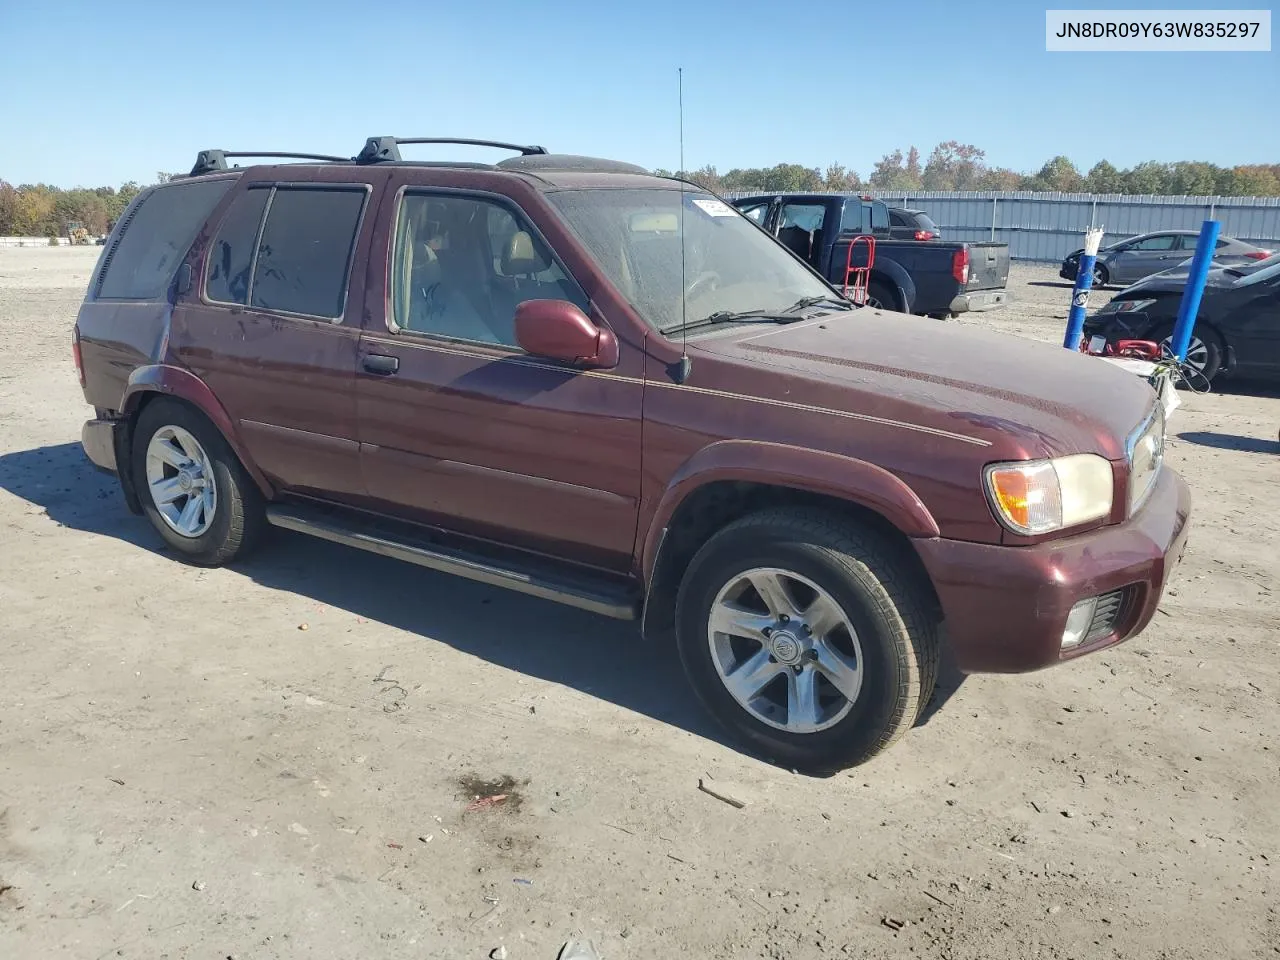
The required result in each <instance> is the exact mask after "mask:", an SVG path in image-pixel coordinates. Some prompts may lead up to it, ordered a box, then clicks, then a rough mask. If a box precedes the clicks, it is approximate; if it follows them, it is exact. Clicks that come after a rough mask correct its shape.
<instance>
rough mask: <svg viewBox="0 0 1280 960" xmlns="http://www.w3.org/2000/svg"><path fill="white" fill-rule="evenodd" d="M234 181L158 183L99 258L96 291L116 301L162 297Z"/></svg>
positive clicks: (99, 294) (101, 295)
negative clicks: (100, 258) (111, 244)
mask: <svg viewBox="0 0 1280 960" xmlns="http://www.w3.org/2000/svg"><path fill="white" fill-rule="evenodd" d="M234 182H235V181H234V180H232V179H229V178H224V179H221V180H188V181H179V182H177V183H172V184H167V185H165V186H162V187H156V188H155V189H154V190H153V191H152V192H151V193H149V194H148V195H147V196H146V197H144V198H143V199H142V200H141V201H140V203H139V204H138V206H137V207H136V208H135V209H134V211H133V214H132V216H131V217H130V220H129V223H128V225H127V226H126V228H125V230H124V233H123V234H122V235H121V236H120V238H119V239H118V240H116V242H115V245H114V246H113V247H111V248H109V249H108V251H107V253H106V254H105V255H104V256H103V266H102V274H101V275H100V276H99V278H98V290H97V295H98V296H100V297H110V298H113V299H120V300H152V299H156V298H158V297H162V296H164V294H165V291H166V290H168V288H169V282H170V281H171V280H172V279H173V275H174V273H175V272H176V271H177V269H178V264H179V263H181V262H182V258H183V257H185V256H186V255H187V251H188V250H189V249H190V248H191V241H192V240H194V239H195V238H196V233H197V231H199V229H200V227H201V225H202V224H203V223H204V222H205V220H206V219H208V216H209V214H210V213H212V212H213V208H214V207H216V206H217V205H218V201H219V200H221V199H222V196H223V194H225V193H226V192H227V191H228V190H229V189H231V185H232V184H233V183H234Z"/></svg>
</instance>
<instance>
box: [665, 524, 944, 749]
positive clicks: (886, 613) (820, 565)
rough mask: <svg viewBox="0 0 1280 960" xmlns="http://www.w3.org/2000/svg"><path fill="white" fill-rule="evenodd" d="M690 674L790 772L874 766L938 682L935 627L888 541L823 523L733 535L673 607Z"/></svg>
mask: <svg viewBox="0 0 1280 960" xmlns="http://www.w3.org/2000/svg"><path fill="white" fill-rule="evenodd" d="M676 612H677V631H676V635H677V643H678V646H679V649H680V656H681V660H682V661H683V663H684V668H685V672H686V674H687V675H688V677H689V680H690V682H691V683H692V685H693V687H694V690H695V691H696V693H697V694H698V696H699V698H700V699H701V700H702V702H703V704H704V705H705V706H706V707H707V708H708V710H709V711H710V712H711V713H712V715H713V716H715V717H716V719H717V720H718V721H719V722H720V723H721V724H722V725H723V726H724V727H726V728H727V729H728V730H729V732H730V733H732V734H733V735H734V736H735V737H736V738H738V739H740V740H742V741H743V742H745V743H746V744H748V745H749V746H750V747H751V748H753V749H754V750H755V751H756V752H758V753H760V754H762V755H763V756H765V757H766V758H768V759H770V760H773V761H775V762H778V763H780V764H782V765H784V766H787V767H791V768H795V769H803V770H805V771H807V772H812V773H830V772H833V771H836V770H839V769H842V768H844V767H847V766H852V765H855V764H858V763H862V762H864V761H866V760H869V759H870V758H871V757H873V756H875V755H876V754H878V753H880V752H881V751H883V750H885V749H886V748H887V747H889V746H890V745H891V744H892V743H894V741H896V740H897V739H898V738H899V737H901V736H902V734H903V733H905V732H906V731H907V729H908V728H909V727H910V726H911V725H912V723H914V722H915V719H916V717H917V716H918V715H919V712H920V710H921V709H922V708H923V706H924V705H925V704H926V703H927V702H928V699H929V697H930V695H931V693H932V691H933V685H934V681H935V679H936V677H937V669H938V658H939V639H938V623H937V620H938V618H937V616H936V615H935V613H934V608H933V605H932V603H931V602H930V597H929V593H928V590H927V587H926V585H925V584H923V583H922V582H921V581H920V580H919V578H918V576H917V575H916V574H915V573H914V572H913V571H912V569H911V567H910V565H908V564H907V563H905V562H904V558H903V554H902V552H901V550H900V549H899V548H898V547H897V545H896V544H894V543H893V542H892V541H889V540H887V539H885V538H882V537H880V536H879V535H875V534H872V533H870V532H868V531H865V530H862V529H860V528H859V527H858V526H856V525H854V524H852V523H851V522H849V521H847V520H845V519H843V518H841V517H838V516H836V515H834V514H828V513H825V512H821V511H814V510H807V509H790V508H782V509H776V510H769V511H765V512H762V513H758V514H754V515H751V516H748V517H746V518H744V519H742V520H738V521H736V522H735V523H732V524H730V525H729V526H727V527H725V528H724V529H723V530H721V531H720V532H719V533H717V534H716V535H715V536H714V537H712V538H711V540H709V541H708V542H707V543H706V544H705V545H704V546H703V547H702V549H701V550H699V551H698V553H697V555H696V556H695V557H694V559H693V561H692V562H691V563H690V565H689V569H688V570H687V571H686V573H685V577H684V581H683V583H682V584H681V587H680V593H679V597H678V600H677V611H676Z"/></svg>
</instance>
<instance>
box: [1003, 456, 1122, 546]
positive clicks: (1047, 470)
mask: <svg viewBox="0 0 1280 960" xmlns="http://www.w3.org/2000/svg"><path fill="white" fill-rule="evenodd" d="M984 476H985V479H986V487H987V497H988V499H989V500H990V501H991V507H992V509H993V510H994V511H995V514H996V518H997V519H998V520H999V521H1000V522H1001V523H1003V524H1004V525H1005V526H1006V527H1008V528H1009V529H1010V530H1012V531H1013V532H1014V533H1021V534H1023V535H1025V536H1030V535H1033V534H1038V533H1049V532H1051V531H1053V530H1065V529H1066V528H1068V527H1074V526H1076V525H1077V524H1081V523H1087V522H1088V521H1090V520H1098V519H1101V518H1102V517H1106V516H1108V515H1109V514H1110V513H1111V495H1112V491H1113V489H1114V485H1115V483H1114V479H1113V475H1112V471H1111V463H1110V461H1108V460H1105V459H1104V458H1102V457H1099V456H1097V455H1096V454H1092V453H1078V454H1074V455H1072V456H1069V457H1057V458H1056V459H1053V460H1031V461H1027V462H1024V463H994V464H992V465H991V466H989V467H987V468H986V471H985V472H984Z"/></svg>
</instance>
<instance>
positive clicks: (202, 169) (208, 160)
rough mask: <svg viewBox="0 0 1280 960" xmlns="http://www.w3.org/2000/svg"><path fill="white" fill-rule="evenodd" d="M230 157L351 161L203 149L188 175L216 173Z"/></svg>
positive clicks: (323, 155) (311, 155) (320, 155)
mask: <svg viewBox="0 0 1280 960" xmlns="http://www.w3.org/2000/svg"><path fill="white" fill-rule="evenodd" d="M228 157H262V158H264V159H265V158H272V159H274V158H281V159H285V160H324V161H326V162H329V163H350V162H351V158H350V157H335V156H332V155H330V154H327V153H280V152H277V151H270V150H268V151H265V152H264V151H261V150H250V151H241V150H201V151H200V152H199V153H198V154H197V155H196V163H195V166H193V167H192V168H191V173H190V174H188V176H192V177H198V176H200V175H201V174H205V173H214V172H216V171H218V170H226V169H227V158H228Z"/></svg>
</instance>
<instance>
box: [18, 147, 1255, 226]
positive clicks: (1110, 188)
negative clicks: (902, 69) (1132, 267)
mask: <svg viewBox="0 0 1280 960" xmlns="http://www.w3.org/2000/svg"><path fill="white" fill-rule="evenodd" d="M654 172H655V173H658V174H661V175H666V176H670V175H671V171H668V170H656V171H654ZM685 176H686V177H687V178H688V179H690V180H693V181H694V182H696V183H699V184H702V185H703V186H705V187H707V188H708V189H710V190H714V191H715V192H717V193H725V192H729V191H752V192H755V191H759V192H762V193H768V192H772V191H785V190H798V191H817V190H840V191H858V190H867V189H873V190H889V191H899V190H901V191H903V192H906V193H910V192H914V191H920V190H1058V191H1063V192H1066V193H1127V194H1157V195H1167V196H1183V195H1189V196H1224V197H1273V196H1280V163H1271V164H1267V163H1254V164H1240V165H1238V166H1234V167H1219V166H1217V165H1216V164H1212V163H1203V162H1199V161H1186V160H1184V161H1179V162H1177V163H1157V162H1154V161H1148V162H1146V163H1139V164H1138V165H1137V166H1134V167H1129V168H1128V169H1124V170H1121V169H1119V168H1117V167H1115V166H1113V165H1112V164H1110V163H1108V162H1107V161H1106V160H1102V161H1099V162H1098V163H1096V164H1094V165H1093V167H1091V168H1090V169H1089V170H1088V172H1081V171H1080V169H1079V168H1078V167H1076V165H1075V164H1074V163H1072V162H1071V160H1070V159H1068V158H1067V157H1063V156H1058V157H1054V158H1053V159H1052V160H1049V161H1048V162H1046V163H1045V164H1044V166H1042V167H1041V168H1040V169H1039V170H1038V171H1036V172H1035V173H1018V172H1017V171H1016V170H1010V169H1009V168H1007V167H993V166H990V165H988V164H987V159H986V153H985V152H983V151H982V150H981V149H979V148H978V147H975V146H973V145H972V144H967V143H959V142H957V141H955V140H948V141H947V142H946V143H940V144H938V145H937V146H936V147H934V148H933V151H932V152H931V153H930V154H929V159H928V160H926V161H924V162H921V155H920V151H919V150H917V149H916V148H915V147H909V148H908V149H907V152H906V153H905V154H904V153H903V152H902V151H901V150H894V151H893V152H892V153H887V154H885V155H884V156H883V157H881V158H880V160H879V161H878V162H877V163H876V164H875V166H874V167H873V168H872V169H871V172H870V174H869V175H868V176H867V178H866V179H865V180H864V179H863V178H862V177H860V176H859V175H858V174H857V173H856V172H855V171H853V170H850V169H848V168H846V167H845V166H844V165H843V164H840V163H832V164H830V165H828V166H827V167H826V169H820V168H818V167H806V166H803V165H801V164H798V163H779V164H777V165H776V166H772V167H746V168H742V167H735V168H734V169H732V170H729V171H728V172H726V173H719V172H718V171H717V170H716V168H715V167H713V166H706V167H703V168H701V169H700V170H691V171H688V172H687V173H686V174H685ZM171 177H172V174H168V173H157V174H156V182H157V183H164V182H165V181H167V180H169V179H170V178H171ZM142 189H143V187H142V185H140V184H138V183H134V182H132V181H130V182H129V183H125V184H123V185H121V186H120V187H118V188H117V187H76V188H74V189H71V190H64V189H61V188H59V187H53V186H50V185H48V184H45V183H24V184H22V185H21V186H17V187H15V186H13V185H12V184H9V183H6V182H5V181H4V180H0V236H23V237H55V236H57V237H62V236H67V235H69V233H70V232H71V230H73V229H75V228H76V227H80V228H83V229H84V230H86V231H87V232H88V234H89V235H90V236H97V235H101V234H104V233H106V232H107V230H108V228H109V227H110V226H111V224H112V223H114V222H115V220H116V218H118V217H119V216H120V214H121V213H123V212H124V208H125V207H127V206H128V205H129V202H130V201H131V200H132V199H133V198H134V197H135V196H137V195H138V192H139V191H140V190H142Z"/></svg>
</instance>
